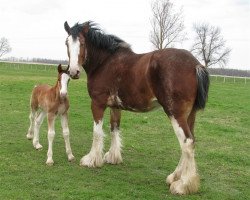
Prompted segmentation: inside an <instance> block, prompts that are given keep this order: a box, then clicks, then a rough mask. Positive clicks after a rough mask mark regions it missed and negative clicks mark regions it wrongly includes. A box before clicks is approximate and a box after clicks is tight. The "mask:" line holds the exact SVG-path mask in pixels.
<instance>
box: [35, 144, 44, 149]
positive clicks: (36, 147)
mask: <svg viewBox="0 0 250 200" xmlns="http://www.w3.org/2000/svg"><path fill="white" fill-rule="evenodd" d="M34 147H35V149H36V150H41V149H42V148H43V146H42V145H40V144H36V145H34Z"/></svg>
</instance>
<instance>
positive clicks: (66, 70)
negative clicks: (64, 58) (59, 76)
mask: <svg viewBox="0 0 250 200" xmlns="http://www.w3.org/2000/svg"><path fill="white" fill-rule="evenodd" d="M64 71H65V72H66V73H67V72H68V71H69V65H68V67H67V69H65V70H64Z"/></svg>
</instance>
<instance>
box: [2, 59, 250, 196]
mask: <svg viewBox="0 0 250 200" xmlns="http://www.w3.org/2000/svg"><path fill="white" fill-rule="evenodd" d="M83 74H84V73H83ZM56 76H57V71H56V68H55V67H50V66H46V70H45V67H44V66H43V65H41V66H39V65H36V66H35V67H33V68H31V67H30V65H25V64H10V63H9V64H6V63H0V109H1V111H0V112H1V113H0V122H1V123H0V131H1V133H0V160H1V161H0V183H1V187H0V199H150V200H151V199H202V200H204V199H213V200H214V199H218V200H222V199H232V200H234V199H248V198H249V195H250V190H249V188H250V184H249V180H250V154H249V153H250V82H247V83H246V84H245V83H244V80H242V81H241V80H239V81H236V82H235V83H234V82H233V81H232V82H226V83H223V81H220V80H215V79H214V78H212V79H211V85H210V92H209V101H208V103H207V107H206V109H205V111H204V112H199V113H198V115H197V119H196V126H195V136H196V141H197V143H196V162H197V165H198V170H199V174H200V176H201V187H200V190H199V192H198V193H197V194H194V195H190V196H182V197H179V196H174V195H171V194H170V192H169V190H168V188H167V185H166V183H165V179H166V177H167V175H169V174H170V173H172V172H173V170H174V169H175V167H176V165H177V163H178V161H179V158H180V147H179V144H178V140H177V138H176V136H175V134H174V131H173V130H172V127H171V125H170V121H169V120H168V119H167V117H166V115H165V114H164V112H163V111H162V109H158V110H155V111H152V112H149V113H143V114H140V113H131V112H122V123H121V131H122V138H123V146H124V147H123V161H124V162H123V163H122V164H120V165H117V166H114V165H109V164H105V165H104V166H103V167H102V168H97V169H89V168H83V167H80V166H79V161H80V159H81V157H82V156H83V155H86V154H87V153H88V152H89V150H90V147H91V144H92V128H93V121H92V114H91V110H90V98H89V96H88V92H87V89H86V77H85V76H83V75H82V77H81V79H80V80H71V81H70V83H69V99H70V110H69V128H70V133H71V135H70V139H71V147H72V151H73V154H74V155H75V157H76V162H75V163H69V162H68V161H67V157H66V153H65V147H64V140H63V137H62V131H61V127H60V120H57V121H56V129H55V130H56V136H55V140H54V146H53V153H54V154H53V158H54V161H55V164H54V166H51V167H48V166H46V164H45V161H46V154H47V147H48V143H47V123H46V121H44V123H43V125H42V127H41V132H40V142H41V144H42V145H43V149H42V150H41V151H36V150H35V149H34V148H33V146H32V142H31V141H29V140H27V139H26V133H27V130H28V126H29V118H28V115H29V99H30V94H31V90H32V88H33V87H34V85H35V84H37V83H49V84H50V85H54V84H55V81H56ZM104 131H105V134H106V137H105V151H107V150H108V149H109V145H110V135H109V110H108V109H107V110H106V115H105V121H104Z"/></svg>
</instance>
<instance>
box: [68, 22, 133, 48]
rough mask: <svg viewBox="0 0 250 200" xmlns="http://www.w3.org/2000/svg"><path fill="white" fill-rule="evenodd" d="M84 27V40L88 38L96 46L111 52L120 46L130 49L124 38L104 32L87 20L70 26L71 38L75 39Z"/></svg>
mask: <svg viewBox="0 0 250 200" xmlns="http://www.w3.org/2000/svg"><path fill="white" fill-rule="evenodd" d="M84 28H86V29H87V33H86V34H85V35H84V36H85V37H86V40H88V41H89V42H90V43H91V44H92V45H93V46H95V47H96V48H99V49H105V50H108V51H109V52H111V53H113V52H115V51H116V50H117V49H119V48H122V47H123V48H126V49H128V50H131V49H130V45H129V44H128V43H126V42H125V41H124V40H122V39H121V38H119V37H117V36H115V35H110V34H106V33H105V32H104V31H103V30H101V29H100V28H99V27H98V25H97V24H96V23H94V22H92V21H87V22H85V23H82V24H79V23H76V24H75V25H74V26H73V27H72V28H71V35H72V37H73V39H76V37H77V36H78V35H79V34H80V33H81V32H82V31H83V29H84Z"/></svg>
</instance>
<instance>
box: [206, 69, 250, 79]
mask: <svg viewBox="0 0 250 200" xmlns="http://www.w3.org/2000/svg"><path fill="white" fill-rule="evenodd" d="M208 71H209V73H210V74H211V75H222V76H238V77H250V70H238V69H226V68H208Z"/></svg>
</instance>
